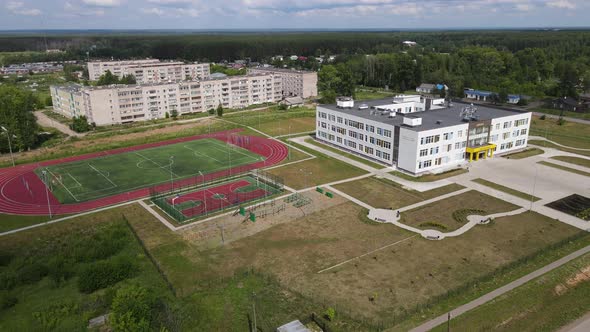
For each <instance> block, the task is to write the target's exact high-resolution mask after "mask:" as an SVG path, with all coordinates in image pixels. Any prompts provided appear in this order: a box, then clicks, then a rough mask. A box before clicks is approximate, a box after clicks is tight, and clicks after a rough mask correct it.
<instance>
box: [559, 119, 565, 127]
mask: <svg viewBox="0 0 590 332" xmlns="http://www.w3.org/2000/svg"><path fill="white" fill-rule="evenodd" d="M564 124H565V119H564V118H559V120H557V125H558V126H563V125H564Z"/></svg>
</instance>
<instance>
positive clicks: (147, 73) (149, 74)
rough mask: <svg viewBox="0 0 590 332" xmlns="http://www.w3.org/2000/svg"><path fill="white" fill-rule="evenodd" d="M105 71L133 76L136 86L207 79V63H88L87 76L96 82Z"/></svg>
mask: <svg viewBox="0 0 590 332" xmlns="http://www.w3.org/2000/svg"><path fill="white" fill-rule="evenodd" d="M107 71H110V72H111V73H112V74H113V75H115V76H117V77H119V78H120V77H123V75H133V76H134V77H135V79H136V80H137V83H138V84H150V83H160V82H179V81H184V80H197V79H199V80H202V79H207V78H209V75H210V70H209V64H208V63H190V64H185V63H184V62H160V60H157V59H147V60H126V61H97V62H89V63H88V76H89V78H90V80H91V81H95V80H98V79H99V78H100V76H102V75H103V74H104V73H106V72H107Z"/></svg>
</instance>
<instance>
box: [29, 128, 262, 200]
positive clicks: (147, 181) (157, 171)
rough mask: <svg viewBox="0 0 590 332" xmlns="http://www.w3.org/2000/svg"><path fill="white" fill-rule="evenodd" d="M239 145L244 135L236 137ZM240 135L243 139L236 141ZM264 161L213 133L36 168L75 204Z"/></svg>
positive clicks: (53, 189) (59, 196)
mask: <svg viewBox="0 0 590 332" xmlns="http://www.w3.org/2000/svg"><path fill="white" fill-rule="evenodd" d="M235 139H236V140H240V141H239V144H240V145H247V143H248V142H247V139H248V138H247V137H244V136H236V138H235ZM241 140H244V141H241ZM262 160H264V158H263V157H262V156H260V155H258V154H255V153H253V152H251V151H249V150H247V149H245V148H241V147H239V146H238V145H234V144H231V143H227V142H225V141H222V140H219V139H215V138H203V139H197V140H193V141H187V142H181V143H176V144H170V145H163V146H158V147H153V148H147V149H142V150H135V151H129V152H125V153H118V154H104V155H103V156H100V157H95V158H91V159H85V160H80V161H74V162H69V163H62V164H57V165H52V166H47V167H40V168H37V169H36V170H35V173H36V174H37V175H38V176H39V178H41V180H42V181H43V182H45V184H46V185H47V187H48V188H49V190H50V191H51V193H53V195H54V196H55V197H56V198H57V199H58V200H59V202H60V203H76V202H84V201H89V200H94V199H97V198H101V197H105V196H111V195H114V194H119V193H123V192H129V191H133V190H135V189H139V188H144V187H147V186H153V185H157V184H161V183H170V185H172V186H173V185H174V181H177V180H181V179H185V178H188V177H195V176H203V177H204V176H205V175H206V174H209V173H213V172H218V171H222V170H227V169H232V168H235V167H238V166H241V165H246V164H253V163H256V162H259V161H262Z"/></svg>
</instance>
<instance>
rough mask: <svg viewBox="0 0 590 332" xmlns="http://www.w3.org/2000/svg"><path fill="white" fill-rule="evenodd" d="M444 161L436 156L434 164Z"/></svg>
mask: <svg viewBox="0 0 590 332" xmlns="http://www.w3.org/2000/svg"><path fill="white" fill-rule="evenodd" d="M441 162H442V158H436V159H434V165H440V164H441Z"/></svg>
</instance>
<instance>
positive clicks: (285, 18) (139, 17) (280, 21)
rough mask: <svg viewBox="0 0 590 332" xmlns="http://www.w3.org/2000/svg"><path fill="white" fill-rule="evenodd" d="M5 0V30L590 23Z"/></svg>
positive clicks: (571, 15)
mask: <svg viewBox="0 0 590 332" xmlns="http://www.w3.org/2000/svg"><path fill="white" fill-rule="evenodd" d="M0 4H1V6H0V7H2V8H1V10H0V30H13V29H240V28H244V29H269V28H275V29H276V28H288V29H309V28H350V29H357V28H410V29H411V28H461V27H468V28H469V27H482V28H493V27H544V26H560V27H579V26H589V25H590V19H589V18H590V16H588V13H589V12H590V0H421V1H420V0H356V1H354V0H299V1H295V0H0Z"/></svg>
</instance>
